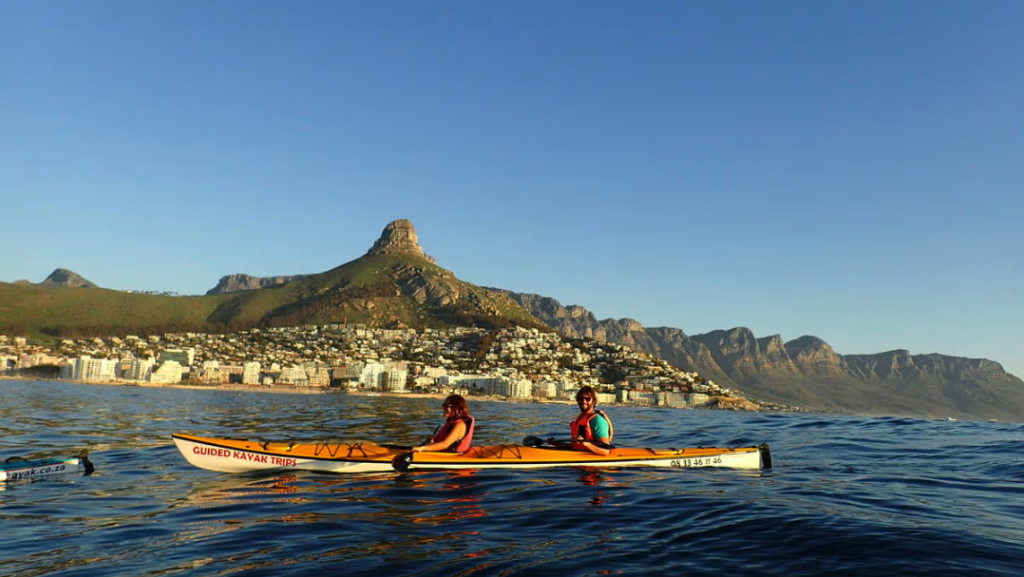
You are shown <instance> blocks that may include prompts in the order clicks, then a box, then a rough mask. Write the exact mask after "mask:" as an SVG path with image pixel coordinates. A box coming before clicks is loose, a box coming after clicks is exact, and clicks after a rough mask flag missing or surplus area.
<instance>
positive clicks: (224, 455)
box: [171, 434, 409, 473]
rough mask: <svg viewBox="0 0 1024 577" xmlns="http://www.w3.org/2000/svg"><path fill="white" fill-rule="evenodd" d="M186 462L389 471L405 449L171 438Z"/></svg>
mask: <svg viewBox="0 0 1024 577" xmlns="http://www.w3.org/2000/svg"><path fill="white" fill-rule="evenodd" d="M171 438H173V439H174V444H175V445H177V447H178V450H179V451H181V454H182V455H183V456H184V457H185V459H186V460H187V461H188V462H189V463H192V464H193V465H195V466H196V467H199V468H200V469H208V470H210V471H218V472H221V473H246V472H249V471H267V470H280V469H300V470H306V471H323V472H327V473H373V472H381V471H391V470H392V466H391V460H392V459H394V458H395V457H396V456H398V455H400V454H402V453H403V452H404V451H408V450H409V448H408V447H394V446H390V445H375V444H373V443H333V444H332V443H267V442H262V441H252V440H245V439H215V438H211V437H197V436H195V435H185V434H174V435H171Z"/></svg>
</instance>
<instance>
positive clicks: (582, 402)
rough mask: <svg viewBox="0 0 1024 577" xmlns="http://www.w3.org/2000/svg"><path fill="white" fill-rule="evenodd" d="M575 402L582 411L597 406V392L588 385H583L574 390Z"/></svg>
mask: <svg viewBox="0 0 1024 577" xmlns="http://www.w3.org/2000/svg"><path fill="white" fill-rule="evenodd" d="M576 404H577V405H579V406H580V411H583V412H584V413H585V412H587V411H589V410H590V409H593V408H594V407H596V406H597V392H595V391H594V387H591V386H590V385H583V386H582V387H580V390H578V391H576Z"/></svg>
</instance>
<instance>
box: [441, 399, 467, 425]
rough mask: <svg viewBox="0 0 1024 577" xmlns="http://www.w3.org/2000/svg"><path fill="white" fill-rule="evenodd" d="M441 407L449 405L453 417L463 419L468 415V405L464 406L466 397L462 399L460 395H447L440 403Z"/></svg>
mask: <svg viewBox="0 0 1024 577" xmlns="http://www.w3.org/2000/svg"><path fill="white" fill-rule="evenodd" d="M441 407H443V408H447V407H451V408H452V413H453V417H452V418H454V419H465V418H466V417H468V416H469V407H468V406H466V399H463V398H462V395H448V398H447V399H445V400H444V402H443V403H441Z"/></svg>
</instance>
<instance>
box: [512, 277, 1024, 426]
mask: <svg viewBox="0 0 1024 577" xmlns="http://www.w3.org/2000/svg"><path fill="white" fill-rule="evenodd" d="M502 292H505V293H506V294H508V295H509V296H510V297H512V299H513V300H515V301H516V302H518V303H519V304H521V305H522V306H523V307H524V308H526V309H527V310H529V311H530V312H532V313H533V314H534V315H535V316H536V317H537V318H539V319H540V320H542V321H544V322H546V323H547V324H549V325H551V326H552V327H553V328H555V329H556V330H558V331H559V332H560V333H562V334H564V335H566V336H570V337H588V338H593V339H598V340H607V341H611V342H616V343H622V344H626V345H629V346H632V347H634V348H636V349H637V350H640V351H643V352H646V353H649V354H652V355H655V356H658V357H661V358H663V359H665V360H666V361H668V362H670V363H671V364H672V365H674V366H676V367H679V368H681V369H683V370H687V371H696V372H698V373H700V374H701V375H702V376H704V378H707V379H711V380H713V381H715V382H716V383H718V384H719V385H723V386H727V387H733V388H736V389H739V390H741V391H743V392H744V393H746V394H747V395H749V396H750V397H752V398H755V399H759V400H764V401H773V402H779V403H785V404H789V405H796V406H801V407H808V408H818V409H826V410H839V411H847V412H855V413H865V414H889V415H908V416H920V417H947V416H956V417H960V418H978V419H981V418H997V419H1002V420H1024V381H1021V380H1020V379H1018V378H1017V377H1015V376H1013V375H1011V374H1009V373H1007V372H1006V371H1004V370H1003V367H1002V366H1001V365H1000V364H999V363H996V362H994V361H991V360H987V359H968V358H963V357H952V356H947V355H940V354H927V355H912V354H910V352H909V351H906V350H896V351H889V352H884V353H878V354H874V355H846V356H843V355H840V354H838V353H836V352H835V351H834V350H832V347H831V346H829V344H828V343H826V342H825V341H823V340H821V339H819V338H817V337H813V336H802V337H800V338H797V339H794V340H792V341H789V342H784V341H783V340H782V338H781V337H780V336H778V335H773V336H769V337H763V338H756V337H755V336H754V334H753V333H752V332H751V331H750V330H749V329H746V328H743V327H739V328H734V329H730V330H718V331H712V332H709V333H706V334H700V335H692V336H687V335H686V334H685V333H683V331H682V330H680V329H675V328H669V327H658V328H645V327H643V326H642V325H640V323H637V322H636V321H633V320H631V319H621V320H614V319H608V320H601V321H599V320H597V319H596V318H594V315H593V314H591V313H590V312H589V311H587V310H586V309H584V308H583V307H579V306H569V307H562V306H561V305H560V304H559V303H558V301H556V300H554V299H551V298H548V297H541V296H538V295H528V294H520V293H514V292H509V291H502Z"/></svg>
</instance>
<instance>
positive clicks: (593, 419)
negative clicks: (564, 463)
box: [547, 385, 615, 455]
mask: <svg viewBox="0 0 1024 577" xmlns="http://www.w3.org/2000/svg"><path fill="white" fill-rule="evenodd" d="M576 404H577V405H579V407H580V414H579V415H578V416H577V417H576V419H575V420H573V422H571V423H569V432H570V433H571V434H572V443H571V447H572V448H573V449H576V450H578V451H590V452H591V453H595V454H598V455H607V454H608V453H610V452H611V442H612V437H613V436H614V435H615V431H614V429H613V428H612V420H611V419H609V418H608V415H606V414H605V413H604V411H598V410H597V392H595V391H594V388H593V387H591V386H590V385H584V386H583V387H580V390H579V391H577V392H576ZM547 443H548V444H549V445H554V446H556V447H566V448H568V447H569V446H570V443H565V442H562V441H558V440H555V439H553V438H550V439H548V440H547Z"/></svg>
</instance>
